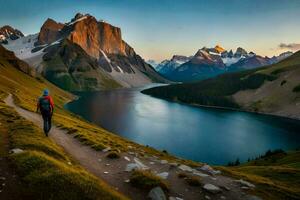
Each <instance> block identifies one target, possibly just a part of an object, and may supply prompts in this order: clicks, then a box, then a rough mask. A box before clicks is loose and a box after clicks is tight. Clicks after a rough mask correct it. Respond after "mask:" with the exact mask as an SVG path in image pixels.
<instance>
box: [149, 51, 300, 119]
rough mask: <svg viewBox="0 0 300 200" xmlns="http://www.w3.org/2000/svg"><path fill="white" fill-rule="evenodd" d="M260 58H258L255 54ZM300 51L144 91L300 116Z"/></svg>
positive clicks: (195, 101) (161, 96)
mask: <svg viewBox="0 0 300 200" xmlns="http://www.w3.org/2000/svg"><path fill="white" fill-rule="evenodd" d="M255 59H256V58H255ZM299 77H300V51H298V52H296V53H294V54H293V55H291V56H289V57H287V58H285V59H284V60H281V61H280V62H278V63H275V64H272V65H268V66H265V67H261V68H255V69H251V70H245V71H241V72H235V73H227V74H222V75H220V76H218V77H215V78H211V79H207V80H203V81H199V82H195V83H186V84H176V85H170V86H165V87H156V88H151V89H148V90H144V91H143V93H145V94H149V95H153V96H156V97H160V98H164V99H168V100H175V101H179V102H184V103H190V104H198V105H205V106H220V107H229V108H238V109H243V110H247V111H254V112H262V113H268V114H273V115H279V116H285V117H291V118H297V119H300V92H299V91H300V79H299Z"/></svg>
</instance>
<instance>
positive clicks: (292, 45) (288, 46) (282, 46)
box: [278, 43, 300, 51]
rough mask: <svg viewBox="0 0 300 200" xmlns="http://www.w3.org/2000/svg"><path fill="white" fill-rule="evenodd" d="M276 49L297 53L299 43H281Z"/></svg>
mask: <svg viewBox="0 0 300 200" xmlns="http://www.w3.org/2000/svg"><path fill="white" fill-rule="evenodd" d="M278 47H279V48H280V49H289V50H292V51H297V50H299V49H300V44H299V43H289V44H286V43H281V44H279V46H278Z"/></svg>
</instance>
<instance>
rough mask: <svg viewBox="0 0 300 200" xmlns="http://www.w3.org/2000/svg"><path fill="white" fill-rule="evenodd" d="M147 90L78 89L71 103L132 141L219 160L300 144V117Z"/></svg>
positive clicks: (70, 106) (72, 107)
mask: <svg viewBox="0 0 300 200" xmlns="http://www.w3.org/2000/svg"><path fill="white" fill-rule="evenodd" d="M142 89H145V88H135V89H120V90H113V91H103V92H84V93H78V95H79V96H80V98H79V99H78V100H76V101H73V102H71V103H68V104H67V105H66V106H65V107H66V108H67V109H68V110H70V111H71V112H73V113H76V114H78V115H80V116H82V117H83V118H85V119H87V120H88V121H91V122H94V123H96V124H98V125H99V126H101V127H103V128H105V129H107V130H109V131H111V132H113V133H115V134H117V135H120V136H122V137H124V138H127V139H129V140H131V141H134V142H137V143H139V144H143V145H149V146H151V147H154V148H156V149H159V150H167V151H168V152H169V153H171V154H173V155H176V156H179V157H182V158H186V159H191V160H194V161H199V162H206V163H209V164H213V165H221V164H227V163H228V162H229V161H235V160H236V159H237V158H239V159H240V160H241V161H246V160H247V159H248V158H254V157H256V156H259V155H260V154H263V153H265V152H266V151H267V150H269V149H272V150H274V149H278V148H282V149H284V150H290V149H295V148H299V147H300V121H296V120H290V119H284V118H279V117H272V116H267V115H259V114H253V113H247V112H238V111H230V110H222V109H214V108H202V107H193V106H188V105H183V104H178V103H174V102H169V101H166V100H161V99H158V98H154V97H151V96H147V95H144V94H142V93H140V91H141V90H142Z"/></svg>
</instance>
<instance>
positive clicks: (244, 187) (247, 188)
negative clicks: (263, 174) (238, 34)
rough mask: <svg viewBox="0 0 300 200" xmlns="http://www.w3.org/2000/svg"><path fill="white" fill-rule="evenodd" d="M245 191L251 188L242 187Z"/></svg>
mask: <svg viewBox="0 0 300 200" xmlns="http://www.w3.org/2000/svg"><path fill="white" fill-rule="evenodd" d="M241 188H242V189H243V190H249V187H246V186H242V187H241Z"/></svg>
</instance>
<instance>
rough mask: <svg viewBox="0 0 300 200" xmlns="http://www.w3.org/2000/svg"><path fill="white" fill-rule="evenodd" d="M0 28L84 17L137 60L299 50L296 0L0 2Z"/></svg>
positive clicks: (32, 27) (27, 29)
mask: <svg viewBox="0 0 300 200" xmlns="http://www.w3.org/2000/svg"><path fill="white" fill-rule="evenodd" d="M0 2H1V7H0V26H3V25H6V24H9V25H11V26H13V27H15V28H18V29H20V30H21V31H22V32H23V33H25V34H30V33H36V32H38V31H39V29H40V27H41V25H42V24H43V22H44V21H45V20H46V19H47V18H52V19H54V20H56V21H60V22H68V21H70V19H71V18H72V17H73V16H74V15H75V14H76V13H77V12H81V13H89V14H91V15H93V16H95V17H96V18H97V19H104V20H105V21H107V22H109V23H111V24H112V25H115V26H118V27H120V28H121V29H122V34H123V38H124V40H125V41H126V42H128V43H129V44H130V45H131V46H132V47H133V48H134V49H135V50H136V52H137V53H139V54H140V55H141V56H142V57H143V58H145V59H146V60H147V59H155V60H158V61H160V60H163V59H166V58H170V57H171V56H172V55H174V54H182V55H192V54H194V53H195V52H196V51H197V50H198V49H199V48H202V47H203V46H207V47H211V46H215V45H216V44H220V45H221V46H223V47H224V48H226V49H234V50H235V49H236V48H237V47H239V46H241V47H243V48H245V49H246V50H248V51H254V52H256V53H257V54H260V55H266V56H272V55H274V54H279V53H281V52H283V51H287V50H292V51H296V50H298V49H300V0H228V1H225V0H224V1H221V0H209V1H204V0H203V1H201V0H73V1H71V0H51V1H45V0H36V1H34V0H26V1H19V0H9V1H8V0H7V1H6V0H1V1H0Z"/></svg>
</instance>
